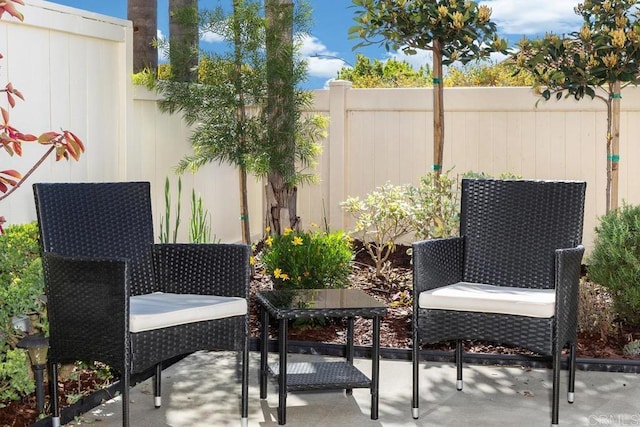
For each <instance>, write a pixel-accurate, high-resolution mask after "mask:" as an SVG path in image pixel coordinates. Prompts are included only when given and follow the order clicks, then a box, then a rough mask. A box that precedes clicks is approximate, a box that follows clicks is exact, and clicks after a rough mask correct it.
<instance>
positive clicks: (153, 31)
mask: <svg viewBox="0 0 640 427" xmlns="http://www.w3.org/2000/svg"><path fill="white" fill-rule="evenodd" d="M127 19H129V20H130V21H132V22H133V72H134V73H139V72H140V71H142V70H144V69H145V68H147V69H149V70H150V71H151V72H152V73H153V74H154V75H155V73H156V71H157V69H158V49H157V48H156V47H155V46H154V45H153V44H154V43H153V41H154V40H155V38H156V35H157V31H158V0H128V2H127Z"/></svg>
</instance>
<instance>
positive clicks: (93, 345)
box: [34, 182, 250, 426]
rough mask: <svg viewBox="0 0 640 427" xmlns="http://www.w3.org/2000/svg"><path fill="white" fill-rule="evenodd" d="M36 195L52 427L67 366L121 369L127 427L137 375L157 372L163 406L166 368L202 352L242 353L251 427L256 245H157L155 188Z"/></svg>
mask: <svg viewBox="0 0 640 427" xmlns="http://www.w3.org/2000/svg"><path fill="white" fill-rule="evenodd" d="M34 193H35V200H36V209H37V214H38V222H39V225H40V238H41V245H42V252H43V265H44V272H45V285H46V292H47V298H48V300H47V309H48V315H49V321H50V337H49V343H50V350H49V369H50V375H51V379H52V381H50V384H51V385H52V387H51V402H52V412H53V425H54V426H57V425H59V424H60V410H59V406H58V392H57V387H56V384H57V381H56V379H57V370H58V368H57V365H58V363H59V362H64V361H75V360H95V361H101V362H104V363H106V364H108V365H109V366H111V367H112V368H113V369H115V370H117V371H118V372H119V373H120V374H121V379H120V381H121V384H122V404H123V413H122V423H123V425H125V426H128V425H129V385H130V375H131V374H137V373H142V372H148V373H153V374H154V382H153V385H154V396H155V401H154V404H155V406H156V407H159V406H160V403H161V402H160V374H161V371H162V362H163V361H165V360H168V359H171V358H174V357H176V356H179V355H184V354H189V353H192V352H194V351H198V350H233V351H237V352H238V353H237V354H238V355H239V359H240V360H241V368H240V380H241V384H242V385H241V404H240V408H239V409H240V412H241V422H242V424H243V425H246V424H247V415H248V405H247V392H248V357H249V353H248V350H249V347H248V337H249V334H248V304H247V301H248V294H249V275H250V268H249V255H250V254H249V247H248V246H247V245H241V244H197V245H196V244H154V236H153V222H152V217H151V198H150V185H149V183H144V182H122V183H82V184H35V185H34ZM178 294H179V295H178Z"/></svg>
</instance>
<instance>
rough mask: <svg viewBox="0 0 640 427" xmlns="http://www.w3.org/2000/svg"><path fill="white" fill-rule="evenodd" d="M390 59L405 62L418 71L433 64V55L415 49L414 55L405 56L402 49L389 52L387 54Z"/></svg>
mask: <svg viewBox="0 0 640 427" xmlns="http://www.w3.org/2000/svg"><path fill="white" fill-rule="evenodd" d="M387 55H388V56H389V57H390V58H394V59H395V60H397V61H407V62H408V63H409V65H411V67H413V68H414V69H416V70H417V69H418V68H420V67H421V66H423V65H427V64H428V65H429V67H431V64H432V63H433V53H431V51H430V50H423V49H417V52H416V53H415V54H414V55H407V54H406V53H404V52H403V51H402V49H399V50H397V51H396V52H390V53H388V54H387Z"/></svg>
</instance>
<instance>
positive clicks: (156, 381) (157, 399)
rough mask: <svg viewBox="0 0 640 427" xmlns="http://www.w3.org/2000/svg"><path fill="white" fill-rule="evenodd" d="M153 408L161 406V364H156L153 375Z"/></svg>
mask: <svg viewBox="0 0 640 427" xmlns="http://www.w3.org/2000/svg"><path fill="white" fill-rule="evenodd" d="M153 406H155V407H156V408H159V407H160V406H162V363H157V364H156V371H155V373H154V374H153Z"/></svg>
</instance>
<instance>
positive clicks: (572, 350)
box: [567, 343, 576, 403]
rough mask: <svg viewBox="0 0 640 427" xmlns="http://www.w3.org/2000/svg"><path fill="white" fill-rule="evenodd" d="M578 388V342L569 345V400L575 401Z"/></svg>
mask: <svg viewBox="0 0 640 427" xmlns="http://www.w3.org/2000/svg"><path fill="white" fill-rule="evenodd" d="M575 388H576V343H571V344H570V346H569V392H568V393H567V402H569V403H573V401H574V399H575V394H574V392H575Z"/></svg>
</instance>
